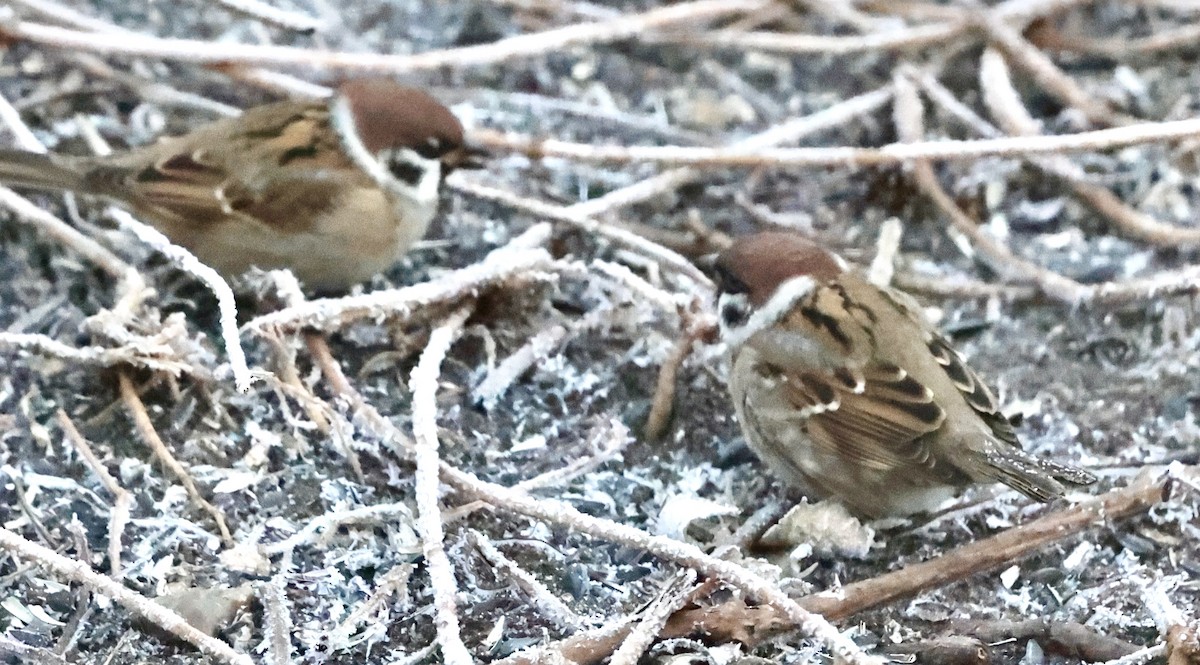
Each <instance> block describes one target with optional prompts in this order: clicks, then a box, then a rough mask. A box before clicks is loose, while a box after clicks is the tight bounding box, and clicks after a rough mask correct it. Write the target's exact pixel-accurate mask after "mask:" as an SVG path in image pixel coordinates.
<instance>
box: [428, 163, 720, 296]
mask: <svg viewBox="0 0 1200 665" xmlns="http://www.w3.org/2000/svg"><path fill="white" fill-rule="evenodd" d="M447 184H448V185H450V187H451V188H453V189H455V190H457V191H459V192H462V193H464V194H468V195H471V196H475V197H478V198H481V199H486V200H488V201H495V202H497V203H502V204H504V205H507V206H511V207H513V208H516V209H518V210H521V211H524V212H527V213H529V214H531V215H535V216H537V217H541V218H544V219H550V220H554V221H558V222H565V223H567V224H570V225H572V226H576V227H578V228H580V229H583V230H584V231H587V232H588V233H594V234H596V235H598V236H603V237H605V238H607V239H608V240H611V241H613V242H615V243H618V244H620V245H623V246H625V247H628V248H630V249H632V250H634V251H636V252H638V253H639V254H643V255H645V256H648V257H650V258H652V259H654V260H655V261H657V262H659V263H661V264H663V265H664V266H667V267H669V268H671V269H672V270H674V271H676V272H679V273H682V274H684V275H687V276H688V277H689V278H690V279H691V280H692V281H694V282H695V283H696V284H697V285H699V286H700V287H701V288H705V289H709V290H711V289H712V280H710V279H709V278H708V277H706V276H705V275H704V273H702V272H700V270H699V269H698V268H696V266H694V265H692V262H691V261H688V260H687V259H685V258H684V257H682V256H680V255H679V254H678V253H677V252H674V251H672V250H670V249H668V248H666V247H663V246H662V245H660V244H658V243H656V242H653V241H651V240H647V239H646V238H643V237H641V236H639V235H637V234H636V233H633V232H631V231H626V230H625V229H621V228H618V227H616V226H612V225H610V224H603V223H601V222H598V221H596V220H595V219H592V218H591V216H589V215H587V214H585V213H581V212H578V211H576V210H574V209H573V206H572V207H563V206H559V205H555V204H553V203H546V202H544V201H539V200H537V199H533V198H529V197H526V196H521V195H519V194H514V193H513V192H510V191H508V190H506V189H501V188H499V187H491V186H488V185H483V184H479V183H475V182H467V181H465V180H461V179H456V180H448V181H447Z"/></svg>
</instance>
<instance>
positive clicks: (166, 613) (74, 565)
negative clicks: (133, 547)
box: [0, 528, 254, 665]
mask: <svg viewBox="0 0 1200 665" xmlns="http://www.w3.org/2000/svg"><path fill="white" fill-rule="evenodd" d="M0 549H4V550H7V551H8V552H9V553H10V554H12V555H13V556H17V557H22V558H25V559H29V560H30V561H31V562H32V563H34V564H35V565H37V566H38V567H40V568H43V569H45V570H49V571H51V572H53V573H55V574H56V575H60V576H62V577H64V578H66V579H68V580H70V581H72V582H75V583H77V584H83V585H86V586H87V587H88V588H89V589H91V590H92V592H93V593H97V594H100V595H103V596H108V597H109V598H112V599H113V600H114V601H116V602H117V603H118V604H120V605H121V606H122V607H125V608H126V609H128V610H129V611H130V612H132V613H133V614H134V615H136V616H137V617H139V618H141V619H144V620H146V621H148V622H149V623H151V624H153V625H155V626H158V627H160V628H162V629H163V630H165V631H167V632H168V633H170V634H172V635H175V636H177V637H179V638H180V639H181V640H184V641H185V642H188V643H190V644H192V645H194V646H195V647H196V648H198V649H200V651H202V652H204V653H206V654H208V655H210V656H212V657H213V658H216V659H217V660H218V661H220V662H222V663H228V664H229V665H253V663H254V661H253V660H252V659H251V658H250V657H249V656H247V655H245V654H241V653H238V652H236V651H234V650H233V649H232V648H230V647H229V645H228V644H225V643H224V642H222V641H221V640H218V639H216V638H214V637H210V636H208V635H206V634H204V633H203V632H201V631H199V630H197V629H196V628H194V627H192V625H191V624H189V623H188V622H187V621H186V620H185V619H184V618H183V617H181V616H179V614H177V613H175V612H173V611H171V610H168V609H167V608H165V607H163V606H162V605H160V604H158V603H156V602H154V601H153V600H151V599H149V598H146V597H145V596H143V595H141V594H139V593H137V592H135V591H131V590H129V589H127V588H125V586H124V585H122V584H121V583H120V582H117V581H115V580H112V579H109V578H107V577H105V576H104V575H100V574H99V573H97V572H96V571H94V570H92V569H91V567H89V566H88V565H87V564H85V563H82V562H79V561H73V560H71V559H68V558H67V557H65V556H63V555H61V554H59V553H57V552H55V551H53V550H50V549H47V548H45V547H42V546H41V545H38V544H36V543H31V542H29V541H28V540H26V539H24V538H22V537H21V536H19V535H17V534H15V533H13V532H12V531H9V530H8V529H4V528H0Z"/></svg>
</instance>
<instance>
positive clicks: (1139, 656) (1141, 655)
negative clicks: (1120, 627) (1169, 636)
mask: <svg viewBox="0 0 1200 665" xmlns="http://www.w3.org/2000/svg"><path fill="white" fill-rule="evenodd" d="M1166 652H1167V645H1166V643H1165V642H1164V643H1162V644H1155V645H1153V646H1148V647H1146V648H1144V649H1138V650H1137V651H1134V652H1133V653H1131V654H1129V655H1127V656H1121V657H1120V658H1114V659H1113V660H1109V661H1105V662H1104V663H1103V664H1102V665H1142V664H1143V663H1148V662H1150V661H1151V660H1154V659H1155V658H1159V657H1161V656H1163V655H1164V654H1166Z"/></svg>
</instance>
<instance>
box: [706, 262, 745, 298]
mask: <svg viewBox="0 0 1200 665" xmlns="http://www.w3.org/2000/svg"><path fill="white" fill-rule="evenodd" d="M713 276H714V277H715V278H716V280H715V281H716V282H717V288H719V289H720V290H721V293H749V292H750V287H748V286H746V283H745V282H743V281H742V280H741V278H739V277H738V276H737V275H735V274H733V271H732V270H730V269H729V266H726V265H722V264H720V263H718V264H717V265H716V266H715V267H714V275H713Z"/></svg>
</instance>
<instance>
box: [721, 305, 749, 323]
mask: <svg viewBox="0 0 1200 665" xmlns="http://www.w3.org/2000/svg"><path fill="white" fill-rule="evenodd" d="M721 320H722V321H724V322H725V325H726V327H729V328H733V327H736V326H739V325H741V324H742V323H745V321H746V310H745V308H743V307H740V306H738V304H737V303H732V302H728V303H725V304H724V305H722V306H721Z"/></svg>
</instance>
